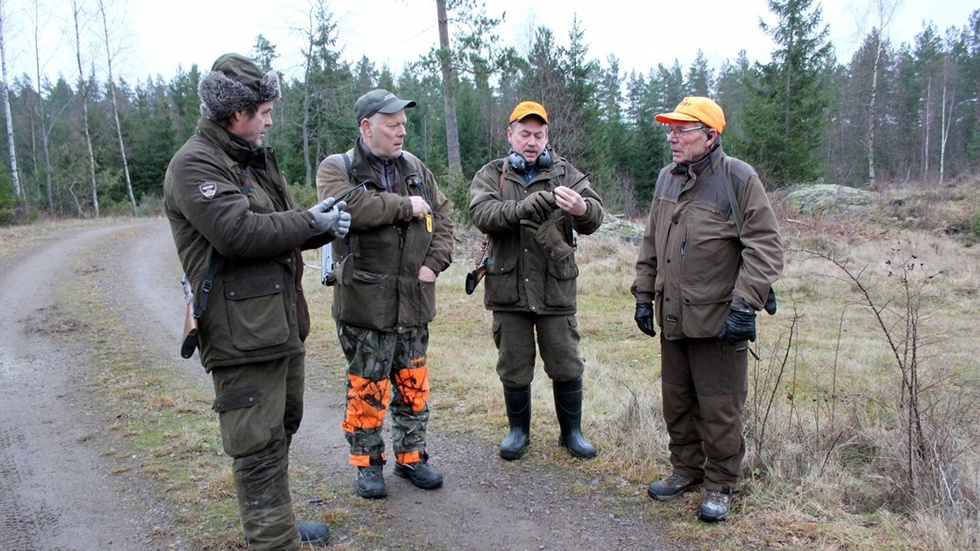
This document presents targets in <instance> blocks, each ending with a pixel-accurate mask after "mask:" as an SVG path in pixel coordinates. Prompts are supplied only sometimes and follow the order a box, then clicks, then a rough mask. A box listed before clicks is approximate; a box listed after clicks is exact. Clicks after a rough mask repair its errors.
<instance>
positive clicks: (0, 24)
mask: <svg viewBox="0 0 980 551" xmlns="http://www.w3.org/2000/svg"><path fill="white" fill-rule="evenodd" d="M6 7H7V6H6V3H5V2H3V1H2V0H0V66H2V72H3V113H4V115H5V116H6V121H7V148H8V153H9V154H10V177H11V179H12V181H13V184H14V194H15V195H16V196H17V198H18V199H23V198H24V197H23V192H22V191H21V189H20V176H19V174H18V172H17V148H16V147H15V145H14V121H13V118H12V117H11V116H10V91H9V85H8V83H9V82H10V80H9V78H8V76H7V46H6V42H5V37H4V12H5V11H6V10H5V8H6Z"/></svg>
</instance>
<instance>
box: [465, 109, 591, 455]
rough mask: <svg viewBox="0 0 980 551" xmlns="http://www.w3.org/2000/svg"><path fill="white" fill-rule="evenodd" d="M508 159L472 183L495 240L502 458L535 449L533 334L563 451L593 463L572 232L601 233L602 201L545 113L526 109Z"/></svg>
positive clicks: (515, 124) (476, 214)
mask: <svg viewBox="0 0 980 551" xmlns="http://www.w3.org/2000/svg"><path fill="white" fill-rule="evenodd" d="M507 141H509V142H510V146H511V151H510V154H509V155H508V156H507V157H504V158H502V159H496V160H494V161H490V162H489V163H487V164H486V165H484V167H483V168H482V169H480V171H479V172H478V173H477V174H476V176H475V177H474V178H473V183H472V185H471V187H470V207H469V211H470V218H471V219H472V220H473V224H474V225H475V226H476V227H477V228H479V229H480V231H482V232H484V233H486V234H487V235H488V236H489V243H488V246H487V249H486V250H487V258H486V267H487V269H486V277H485V279H486V281H487V283H486V288H485V292H484V299H483V300H484V304H485V306H486V307H487V309H488V310H491V311H492V312H493V340H494V343H495V344H496V345H497V350H498V352H499V354H498V358H497V374H498V376H499V377H500V381H501V383H503V386H504V402H505V404H506V408H507V420H508V423H509V425H510V432H509V433H508V434H507V436H506V437H505V438H504V440H503V442H501V443H500V456H501V457H502V458H504V459H507V460H513V459H519V458H520V457H521V456H522V455H523V454H524V451H525V450H526V449H527V446H528V444H529V443H530V441H531V435H530V427H531V380H532V379H533V378H534V362H535V355H536V350H535V348H536V347H535V332H536V333H537V350H538V351H540V353H541V359H542V360H543V361H544V370H545V373H546V374H547V375H548V377H550V378H551V380H552V388H553V391H554V399H555V413H556V414H557V416H558V425H559V427H560V436H559V438H558V444H559V445H560V446H563V447H565V448H566V449H568V451H569V453H571V454H572V456H574V457H578V458H582V459H591V458H593V457H595V455H596V449H595V447H594V446H593V445H592V444H591V443H590V442H589V441H588V440H587V439H586V438H585V436H584V435H583V434H582V428H581V422H582V375H583V373H584V371H585V365H584V364H583V362H582V357H581V356H580V355H579V351H578V343H579V338H580V336H579V332H578V321H577V320H576V318H575V313H576V289H575V287H576V284H575V280H576V276H577V275H578V266H577V265H576V264H575V238H574V233H575V232H577V233H579V234H582V235H588V234H591V233H592V232H594V231H596V230H597V229H599V225H600V224H602V201H601V199H599V195H598V194H596V192H595V191H593V190H592V187H591V185H590V183H589V180H588V178H586V176H587V175H583V174H582V173H581V172H579V171H578V170H577V169H576V168H575V167H573V166H572V165H571V163H569V162H568V161H566V160H565V159H563V158H560V157H559V158H555V157H554V155H553V154H552V152H551V150H550V149H549V148H548V112H547V111H545V109H544V106H543V105H541V104H540V103H537V102H533V101H524V102H521V103H519V104H518V105H517V107H515V108H514V111H513V112H512V113H511V115H510V125H509V126H508V128H507Z"/></svg>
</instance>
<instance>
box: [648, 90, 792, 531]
mask: <svg viewBox="0 0 980 551" xmlns="http://www.w3.org/2000/svg"><path fill="white" fill-rule="evenodd" d="M656 120H657V121H658V122H661V123H663V124H665V125H666V127H665V130H666V133H667V141H668V143H670V152H671V156H672V157H673V162H672V163H671V164H669V165H668V166H666V167H665V168H664V169H663V170H661V171H660V175H659V177H658V178H657V185H656V187H655V188H654V197H653V203H652V205H651V206H650V217H649V219H648V220H647V226H646V232H645V233H644V237H643V242H642V243H641V245H640V252H639V257H638V259H637V262H636V279H635V280H634V281H633V286H632V288H631V290H632V293H633V295H634V296H635V297H636V313H635V315H634V319H635V320H636V324H637V326H638V327H639V329H640V331H642V332H643V333H645V334H647V335H649V336H651V337H655V336H656V335H657V332H656V330H655V329H654V319H656V323H657V325H659V326H660V346H661V366H662V368H661V388H662V395H663V414H664V421H665V423H666V425H667V432H668V435H669V437H670V442H669V445H668V447H669V449H670V463H671V466H672V467H673V472H672V473H671V475H670V476H669V477H667V478H666V479H664V480H660V481H657V482H654V483H653V484H651V485H650V488H649V489H648V490H647V493H648V494H649V495H650V497H652V498H653V499H657V500H666V499H671V498H673V497H676V496H678V495H680V494H682V493H684V492H687V491H690V490H694V489H697V488H698V487H700V486H701V485H702V484H703V485H704V489H705V494H704V498H703V500H702V502H701V507H700V509H699V517H700V518H701V520H703V521H706V522H713V521H720V520H724V519H725V518H726V517H727V516H728V512H729V508H730V497H731V494H732V492H733V491H735V489H736V488H737V486H738V481H739V475H740V472H741V466H742V458H743V457H744V455H745V440H744V438H743V437H742V423H741V419H742V410H743V408H744V407H745V398H746V394H747V392H748V356H747V353H748V350H749V346H748V343H749V341H755V339H756V326H755V312H756V311H758V310H761V309H762V308H763V307H764V306H768V305H767V301H769V300H770V299H769V295H770V292H771V286H772V283H773V281H775V280H776V279H777V278H778V277H779V274H780V272H781V271H782V268H783V249H782V244H781V240H780V236H779V226H778V224H777V223H776V217H775V215H774V214H773V211H772V206H771V205H770V203H769V198H768V197H767V196H766V190H765V188H764V187H763V185H762V182H761V181H760V180H759V176H758V175H757V174H756V172H755V169H753V168H752V167H751V166H750V165H749V164H747V163H745V162H743V161H740V160H738V159H735V158H733V157H728V156H727V155H725V153H724V151H723V150H722V147H721V141H720V140H721V133H722V131H723V130H724V129H725V114H724V112H723V111H722V109H721V107H720V106H719V105H718V104H717V103H715V102H714V101H712V100H711V99H709V98H705V97H687V98H684V100H683V101H681V102H680V104H678V105H677V108H676V109H674V111H673V112H670V113H661V114H659V115H657V116H656ZM771 300H772V303H771V307H767V311H770V313H772V312H775V301H774V299H771ZM654 312H656V315H654Z"/></svg>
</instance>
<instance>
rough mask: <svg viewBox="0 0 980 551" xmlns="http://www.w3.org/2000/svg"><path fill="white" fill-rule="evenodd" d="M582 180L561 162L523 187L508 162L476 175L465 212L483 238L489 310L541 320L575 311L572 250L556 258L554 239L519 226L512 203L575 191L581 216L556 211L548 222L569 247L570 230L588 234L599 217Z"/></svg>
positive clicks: (599, 207)
mask: <svg viewBox="0 0 980 551" xmlns="http://www.w3.org/2000/svg"><path fill="white" fill-rule="evenodd" d="M582 176H583V174H582V173H581V172H579V171H578V170H577V169H576V168H575V167H573V166H572V165H571V163H569V162H568V161H566V160H565V159H564V158H559V159H558V161H557V162H555V163H554V164H553V165H551V166H550V167H548V168H545V169H542V170H540V171H539V172H538V173H537V174H536V175H535V176H534V178H533V179H531V181H530V182H527V183H525V182H524V176H523V174H522V173H520V172H517V171H516V170H514V169H513V168H512V167H511V166H510V164H509V163H508V162H507V159H497V160H494V161H490V162H489V163H487V164H486V165H484V166H483V168H481V169H480V171H479V172H477V173H476V176H474V178H473V182H472V184H471V185H470V206H469V212H470V218H471V219H472V220H473V225H475V226H476V227H477V228H478V229H479V230H480V231H482V232H483V233H485V234H486V235H487V238H488V246H487V253H486V254H487V270H486V274H485V275H484V281H485V282H486V283H485V288H484V292H483V303H484V306H486V308H487V309H488V310H494V311H503V312H533V313H535V314H541V315H568V314H574V313H575V312H576V310H577V297H576V279H577V278H578V274H579V269H578V264H576V263H575V252H574V249H573V248H572V250H571V251H570V254H568V255H567V256H561V257H560V258H556V255H555V254H553V253H554V251H553V250H552V249H551V248H550V247H549V246H548V245H549V242H551V241H553V240H549V239H548V238H547V237H546V236H542V231H541V230H542V228H543V227H544V226H545V224H542V225H541V226H535V225H531V224H527V223H526V221H525V223H524V224H523V225H522V223H521V219H520V217H519V216H518V215H517V204H518V203H519V202H520V201H521V200H523V199H524V198H525V197H527V196H528V195H530V194H532V193H534V192H536V191H541V190H546V191H551V190H554V189H555V188H556V187H558V186H568V187H571V188H572V189H574V190H575V191H577V192H578V193H579V194H580V195H581V196H582V198H583V199H585V203H586V206H587V210H586V212H585V214H583V215H582V216H571V215H568V214H565V213H564V212H562V211H561V209H555V210H554V211H553V212H552V213H551V219H550V220H549V221H548V222H547V223H548V224H553V225H554V226H553V227H554V228H556V229H557V230H556V235H558V236H560V237H562V238H563V239H564V241H563V242H564V243H565V244H567V245H569V246H572V247H574V235H573V233H572V230H574V231H575V232H576V233H578V234H581V235H589V234H592V233H594V232H595V231H596V230H598V229H599V226H600V225H601V224H602V218H603V212H602V200H601V199H600V198H599V195H598V194H597V193H596V192H595V191H594V190H593V189H592V187H591V184H590V182H589V180H588V178H585V179H583V180H581V181H579V180H580V179H581V178H582ZM576 182H577V183H576ZM569 241H571V242H569ZM558 256H560V255H558Z"/></svg>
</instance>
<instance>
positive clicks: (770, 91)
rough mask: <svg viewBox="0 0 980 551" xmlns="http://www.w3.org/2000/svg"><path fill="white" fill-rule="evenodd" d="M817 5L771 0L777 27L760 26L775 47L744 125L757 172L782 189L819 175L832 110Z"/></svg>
mask: <svg viewBox="0 0 980 551" xmlns="http://www.w3.org/2000/svg"><path fill="white" fill-rule="evenodd" d="M813 4H814V2H813V0H769V10H770V11H771V12H772V13H773V14H775V15H776V18H777V21H776V23H775V24H774V25H770V24H767V23H765V22H764V21H762V22H760V26H761V27H762V30H763V31H765V32H766V34H768V35H770V36H771V37H772V39H773V41H774V42H775V43H776V46H777V47H776V49H775V50H774V51H773V52H772V61H771V62H769V63H767V64H765V65H762V66H761V67H760V75H759V82H758V85H757V87H754V88H753V89H752V97H751V99H750V101H749V104H748V106H747V108H746V112H745V116H744V121H743V124H744V125H745V131H746V137H747V139H748V146H749V148H748V149H749V150H750V151H752V152H755V153H756V155H757V158H755V159H751V161H754V163H755V164H756V168H757V169H758V170H759V171H760V172H761V173H763V174H764V175H765V176H767V177H768V178H770V179H771V180H773V181H774V182H775V183H776V184H777V185H778V184H788V183H792V182H797V181H811V180H813V179H815V178H817V177H818V176H819V175H820V170H819V167H820V164H819V152H820V150H821V148H820V142H821V140H822V137H823V126H824V124H825V118H824V110H825V109H826V108H827V106H828V105H829V98H828V96H827V92H826V89H827V83H826V82H825V80H824V72H825V71H826V70H827V68H828V64H829V63H830V60H831V54H832V46H831V44H830V43H829V42H828V41H827V35H828V33H829V31H828V29H827V27H826V26H825V25H823V23H822V21H821V19H822V10H821V8H820V7H819V5H818V6H814V5H813Z"/></svg>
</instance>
